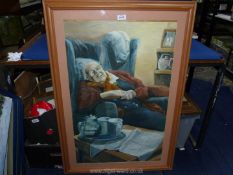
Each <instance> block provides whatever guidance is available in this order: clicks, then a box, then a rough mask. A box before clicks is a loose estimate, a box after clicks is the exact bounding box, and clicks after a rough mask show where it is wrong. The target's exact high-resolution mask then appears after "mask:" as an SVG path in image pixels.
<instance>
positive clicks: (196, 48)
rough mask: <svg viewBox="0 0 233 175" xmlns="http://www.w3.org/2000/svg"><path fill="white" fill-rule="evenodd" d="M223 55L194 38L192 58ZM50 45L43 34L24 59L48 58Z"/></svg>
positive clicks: (214, 57)
mask: <svg viewBox="0 0 233 175" xmlns="http://www.w3.org/2000/svg"><path fill="white" fill-rule="evenodd" d="M221 58H222V56H221V54H220V53H218V52H216V51H215V50H213V49H210V48H208V47H207V46H205V45H204V44H202V43H201V42H199V41H197V40H195V39H192V46H191V51H190V59H191V60H219V59H221ZM48 59H49V54H48V45H47V39H46V35H45V34H42V35H41V36H40V37H39V38H38V39H37V40H36V42H34V43H33V44H32V45H31V47H29V48H28V49H27V50H26V51H24V53H23V55H22V60H48Z"/></svg>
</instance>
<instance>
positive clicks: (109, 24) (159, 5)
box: [43, 0, 195, 173]
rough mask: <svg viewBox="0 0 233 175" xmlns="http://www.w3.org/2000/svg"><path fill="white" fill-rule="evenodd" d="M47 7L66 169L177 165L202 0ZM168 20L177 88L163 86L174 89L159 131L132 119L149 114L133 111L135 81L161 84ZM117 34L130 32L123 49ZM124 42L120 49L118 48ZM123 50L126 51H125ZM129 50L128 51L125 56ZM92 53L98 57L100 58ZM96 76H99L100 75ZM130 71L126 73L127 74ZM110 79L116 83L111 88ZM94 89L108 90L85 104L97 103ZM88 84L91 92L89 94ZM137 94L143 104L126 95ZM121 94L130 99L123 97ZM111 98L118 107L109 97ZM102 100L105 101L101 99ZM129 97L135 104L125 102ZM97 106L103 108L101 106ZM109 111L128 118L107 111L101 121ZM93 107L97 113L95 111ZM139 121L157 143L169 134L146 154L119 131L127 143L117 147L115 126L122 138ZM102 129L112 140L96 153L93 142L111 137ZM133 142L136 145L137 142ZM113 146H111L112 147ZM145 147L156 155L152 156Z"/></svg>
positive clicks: (83, 1) (88, 1) (56, 1)
mask: <svg viewBox="0 0 233 175" xmlns="http://www.w3.org/2000/svg"><path fill="white" fill-rule="evenodd" d="M43 7H44V12H45V22H46V31H47V38H48V47H49V57H50V64H51V72H52V79H53V86H54V93H55V94H54V95H55V101H56V111H57V119H58V127H59V134H60V144H61V148H62V155H63V156H62V157H63V164H64V171H65V172H66V173H76V172H89V173H90V172H91V173H105V172H113V173H114V172H115V173H117V172H125V173H127V172H135V173H136V172H142V171H148V170H164V169H171V168H172V164H173V158H174V153H175V145H176V136H177V131H178V127H179V126H178V124H179V115H180V112H181V104H182V98H183V93H184V86H185V85H184V84H185V75H186V69H187V65H188V58H189V51H190V43H191V34H192V28H193V20H194V14H195V2H187V1H184V2H178V1H175V2H174V1H173V2H172V1H171V2H170V1H164V2H162V1H142V0H133V1H129V0H124V1H123V0H112V1H108V0H100V1H93V0H79V1H75V0H67V1H62V0H45V1H43ZM169 26H170V27H171V28H175V29H176V38H175V40H176V41H175V45H174V62H173V67H172V70H171V84H170V88H169V89H162V90H164V91H162V94H160V95H161V96H166V95H168V94H167V92H168V91H169V97H166V98H165V99H166V100H168V105H167V110H166V111H165V112H163V113H162V112H161V111H160V112H159V115H160V114H161V113H162V115H163V116H164V117H163V118H160V119H161V120H159V121H162V120H164V121H165V120H166V122H165V123H164V125H162V126H163V127H164V128H163V129H161V130H160V131H154V130H155V129H154V128H153V129H148V128H150V127H149V126H148V122H146V121H143V122H141V123H142V126H143V129H141V128H142V127H139V126H140V125H139V123H138V120H135V119H132V120H131V121H130V117H134V118H137V117H139V118H140V117H142V116H137V115H138V113H140V112H137V113H136V114H133V113H130V112H132V111H137V109H138V108H141V101H140V96H139V93H138V92H137V89H136V88H137V87H145V89H146V88H147V87H148V86H150V85H152V87H153V88H152V89H153V90H155V89H156V87H157V86H156V85H154V84H153V82H154V69H155V66H156V65H155V63H154V55H156V50H157V49H159V48H160V47H161V40H162V37H163V31H164V30H165V29H167V28H169ZM152 34H153V35H152ZM112 36H114V37H117V36H120V37H121V39H122V38H123V40H117V42H118V43H119V42H123V43H124V44H125V45H123V46H124V48H123V50H122V49H121V46H122V43H121V44H118V43H117V44H112V43H111V42H112V41H115V40H114V39H112V38H111V37H112ZM109 38H110V39H109ZM149 42H150V43H149ZM155 43H156V47H155V46H154V44H155ZM74 46H75V47H74ZM81 46H84V47H83V48H85V49H86V50H82V49H83V48H82V47H81ZM119 48H120V51H119V50H118V52H116V53H115V51H116V50H117V49H119ZM124 49H126V51H125V50H124ZM124 51H125V52H124ZM128 51H129V52H130V53H128ZM110 53H111V57H110V58H109V57H107V56H109V55H110ZM118 53H121V56H119V54H118ZM117 55H118V56H119V57H118V56H117ZM125 55H127V56H126V57H125ZM106 58H108V60H106ZM135 58H136V59H135ZM93 59H94V60H95V61H96V63H93ZM90 62H91V64H90ZM152 62H153V64H152ZM93 65H94V66H93ZM112 70H117V71H118V70H121V72H120V73H119V72H118V74H116V72H117V71H115V73H113V71H112ZM122 71H123V72H125V73H123V72H122ZM99 72H100V74H99ZM126 72H127V73H126ZM123 74H124V75H123ZM96 77H97V78H99V79H95V78H96ZM114 77H115V78H114ZM123 77H124V78H126V77H127V80H126V79H124V78H123ZM102 78H103V79H102ZM118 79H119V80H123V79H124V80H123V81H124V82H126V84H127V85H132V83H131V82H130V81H131V80H132V82H134V87H130V88H129V89H127V93H125V91H126V90H125V89H123V87H121V86H120V85H119V82H118ZM111 81H112V82H111ZM138 83H139V84H138ZM102 85H104V87H102ZM100 86H101V87H100ZM107 87H108V88H110V89H111V93H109V90H107ZM127 87H128V86H127ZM150 87H151V86H150ZM115 88H116V91H117V92H116V91H115ZM159 88H160V87H159ZM161 88H162V87H161ZM93 89H95V90H97V89H98V90H97V91H98V92H99V90H100V91H101V92H100V94H99V93H97V97H98V99H99V100H100V101H98V103H96V101H95V103H94V105H93V107H95V109H94V108H91V107H90V106H88V107H86V106H85V105H87V103H88V104H89V102H91V103H92V97H90V96H88V95H93V94H96V93H95V92H97V91H95V90H94V91H92V90H93ZM112 89H114V90H113V91H114V93H112ZM167 90H168V91H167ZM85 92H88V93H87V94H85ZM105 92H107V93H105ZM119 92H120V95H119ZM151 92H152V91H151ZM163 93H164V94H166V95H164V94H163ZM152 94H153V93H152ZM85 95H87V96H85ZM150 95H151V94H150ZM81 97H84V99H83V98H81ZM105 97H108V98H105ZM109 98H110V99H111V100H112V101H111V103H110V102H109V101H108V100H109ZM80 99H81V100H80ZM103 99H105V100H106V101H107V102H108V103H107V110H105V107H106V106H105V105H106V104H105V103H104V102H105V100H103ZM135 99H136V101H137V102H138V101H139V103H140V104H138V103H137V102H136V103H132V101H130V103H127V100H135ZM156 99H157V98H156ZM103 101H104V102H103ZM122 101H123V102H126V103H124V104H123V105H122V104H121V102H122ZM112 102H113V105H114V106H116V107H111V105H109V104H112ZM117 102H120V103H117ZM134 102H135V101H134ZM103 103H104V105H102V104H103ZM128 104H129V106H128V107H129V108H130V109H126V108H124V106H125V105H126V106H127V105H128ZM82 105H84V107H83V106H82ZM101 105H102V106H101ZM119 105H122V106H121V107H122V108H123V113H121V112H122V111H120V110H121V109H120V107H119ZM149 106H151V105H148V108H149ZM82 107H83V108H82ZM85 107H86V108H85ZM97 107H99V108H98V109H97ZM134 107H135V108H134ZM157 107H158V106H157ZM157 107H156V106H155V108H154V111H156V110H158V109H159V108H157ZM115 108H116V109H117V110H116V113H114V112H113V111H114V110H115ZM148 108H147V109H146V110H149V109H148ZM131 109H135V110H131ZM144 109H145V108H144V107H143V110H144ZM160 109H162V108H160ZM85 110H86V111H85ZM89 110H90V111H89ZM84 111H85V112H86V113H85V112H84ZM103 111H104V112H107V114H108V115H115V114H116V115H117V116H118V117H119V116H121V117H122V116H123V118H121V119H123V122H124V123H123V124H124V126H123V129H122V125H121V124H122V123H121V122H122V120H121V119H117V122H116V120H115V119H113V120H111V121H110V119H109V118H108V119H106V118H102V119H103V120H101V121H100V116H102V115H103V114H102V112H103ZM151 111H152V109H150V113H151ZM154 111H152V112H154ZM99 114H100V115H99ZM129 114H130V115H129ZM93 115H95V116H94V117H93ZM165 115H166V117H165ZM77 116H78V117H77ZM96 116H97V118H96ZM155 116H157V115H152V116H151V117H152V119H154V117H155ZM82 117H83V118H82ZM145 117H146V118H147V117H148V116H145ZM81 119H82V120H81ZM147 119H149V118H147ZM143 120H144V119H143ZM106 121H107V124H106ZM132 121H133V122H135V123H136V124H135V125H134V124H131V123H133V122H132ZM111 122H112V123H111ZM110 123H111V124H110ZM125 123H126V125H125ZM128 123H130V125H129V124H128ZM158 123H159V122H158ZM158 123H157V122H152V124H153V126H152V127H156V126H154V125H157V124H158ZM106 127H107V130H106ZM117 128H118V129H117ZM119 128H120V129H119ZM132 128H134V129H135V128H137V131H139V133H140V134H147V135H146V137H145V138H147V136H148V138H149V134H148V133H151V134H152V135H151V136H153V139H150V140H152V142H151V143H150V145H154V142H153V141H154V140H156V139H158V138H159V137H157V136H156V137H155V135H153V134H156V133H157V134H158V133H160V134H161V133H162V134H161V136H162V137H161V138H162V141H160V142H158V143H159V144H158V145H157V147H156V149H154V146H153V147H152V149H151V150H149V149H141V150H142V151H138V152H137V153H141V152H143V151H145V154H143V155H139V156H138V155H137V154H136V153H135V152H134V153H130V154H129V153H128V152H127V151H129V149H126V148H125V147H124V146H122V144H123V143H122V142H121V139H122V138H118V139H119V140H117V142H118V141H119V142H121V144H120V145H119V147H117V148H116V144H115V143H116V140H112V139H113V137H109V135H111V136H112V134H113V135H114V138H116V137H119V136H120V134H121V133H122V132H123V133H124V134H125V135H124V136H123V138H128V135H127V133H126V131H127V132H128V131H129V133H130V134H131V133H132V132H131V131H132ZM97 130H98V131H97ZM103 130H106V131H107V132H106V131H103ZM110 130H111V131H110ZM151 130H153V131H151ZM119 131H120V132H119ZM133 131H134V130H133ZM103 133H104V134H105V136H106V135H107V136H108V137H107V139H109V138H110V139H109V140H110V141H112V142H108V141H109V140H104V143H102V142H101V143H100V144H103V145H104V149H102V150H100V152H98V154H94V152H93V150H99V149H101V148H102V147H101V148H100V147H99V146H98V145H96V142H97V141H103V140H101V139H103V138H104V137H101V134H103ZM116 133H119V134H116ZM143 138H144V137H143ZM105 139H106V138H105ZM137 139H139V140H140V139H141V138H137ZM137 139H135V140H137ZM135 140H134V141H135ZM93 141H94V143H93ZM90 142H91V143H90ZM110 143H114V144H113V145H111V144H110ZM127 143H129V144H127V145H130V144H131V143H132V142H127ZM142 143H146V142H145V141H144V142H142ZM93 145H94V146H93ZM134 145H135V144H134ZM106 146H107V148H108V150H106ZM111 146H113V147H111ZM93 147H94V148H96V149H93ZM121 148H122V149H121ZM137 148H138V147H137ZM119 150H120V151H119ZM130 150H132V149H130ZM125 152H127V154H126V153H125ZM152 153H153V154H152ZM93 155H94V156H93ZM135 155H137V156H138V157H137V156H135ZM146 155H147V156H148V155H149V156H150V157H145V156H146ZM154 155H155V156H154ZM140 156H142V157H140ZM143 156H144V157H143Z"/></svg>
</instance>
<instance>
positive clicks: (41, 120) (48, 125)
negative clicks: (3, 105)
mask: <svg viewBox="0 0 233 175" xmlns="http://www.w3.org/2000/svg"><path fill="white" fill-rule="evenodd" d="M25 135H26V140H28V141H29V143H31V144H37V143H40V144H45V143H46V144H54V143H57V142H58V129H57V121H56V111H55V110H54V109H53V110H50V111H48V112H45V113H44V114H42V115H40V116H38V117H36V118H35V117H30V118H29V117H27V118H25Z"/></svg>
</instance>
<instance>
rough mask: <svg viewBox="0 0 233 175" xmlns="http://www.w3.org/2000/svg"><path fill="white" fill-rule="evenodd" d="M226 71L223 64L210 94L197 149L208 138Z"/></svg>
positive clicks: (219, 68)
mask: <svg viewBox="0 0 233 175" xmlns="http://www.w3.org/2000/svg"><path fill="white" fill-rule="evenodd" d="M224 70H225V65H224V64H222V65H221V66H219V67H218V72H217V75H216V78H215V81H214V84H213V87H212V90H211V93H210V99H209V101H208V105H207V109H206V111H205V113H204V118H203V121H202V125H201V129H200V132H199V135H198V138H197V142H196V145H195V146H194V148H195V149H199V148H200V147H201V146H202V144H203V142H204V139H205V136H206V132H207V129H208V125H209V122H210V118H211V115H212V113H213V110H214V107H215V103H216V99H217V96H218V93H219V90H220V87H221V85H222V81H223V77H224Z"/></svg>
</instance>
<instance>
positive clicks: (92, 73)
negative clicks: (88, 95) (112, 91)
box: [86, 62, 107, 83]
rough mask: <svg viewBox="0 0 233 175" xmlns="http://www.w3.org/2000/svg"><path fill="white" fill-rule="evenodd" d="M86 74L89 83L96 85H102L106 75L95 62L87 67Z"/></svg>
mask: <svg viewBox="0 0 233 175" xmlns="http://www.w3.org/2000/svg"><path fill="white" fill-rule="evenodd" d="M86 73H87V75H88V77H89V78H90V80H91V81H94V82H97V83H103V82H105V80H106V78H107V74H106V72H105V71H104V70H103V68H102V66H101V65H100V64H98V63H95V62H93V63H90V64H88V65H87V67H86Z"/></svg>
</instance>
